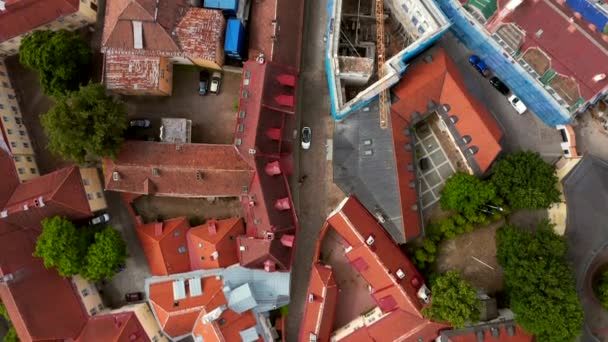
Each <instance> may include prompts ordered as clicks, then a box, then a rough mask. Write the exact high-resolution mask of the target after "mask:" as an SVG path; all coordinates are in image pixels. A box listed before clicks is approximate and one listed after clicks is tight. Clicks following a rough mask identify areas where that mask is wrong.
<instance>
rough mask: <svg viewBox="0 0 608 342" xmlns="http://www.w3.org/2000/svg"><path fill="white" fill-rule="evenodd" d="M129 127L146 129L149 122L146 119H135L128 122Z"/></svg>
mask: <svg viewBox="0 0 608 342" xmlns="http://www.w3.org/2000/svg"><path fill="white" fill-rule="evenodd" d="M129 126H131V127H140V128H148V127H150V120H148V119H135V120H131V121H129Z"/></svg>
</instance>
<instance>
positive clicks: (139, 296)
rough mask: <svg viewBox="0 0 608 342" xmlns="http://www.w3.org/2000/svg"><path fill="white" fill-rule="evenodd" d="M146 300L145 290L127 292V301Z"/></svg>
mask: <svg viewBox="0 0 608 342" xmlns="http://www.w3.org/2000/svg"><path fill="white" fill-rule="evenodd" d="M142 300H144V294H143V292H129V293H127V294H125V301H127V302H141V301H142Z"/></svg>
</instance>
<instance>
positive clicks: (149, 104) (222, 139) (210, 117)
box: [122, 65, 241, 144]
mask: <svg viewBox="0 0 608 342" xmlns="http://www.w3.org/2000/svg"><path fill="white" fill-rule="evenodd" d="M200 70H201V69H200V68H198V67H194V66H187V65H174V66H173V95H172V96H123V97H122V99H123V100H124V101H125V102H126V103H127V107H128V112H129V118H130V119H149V120H150V121H151V123H152V126H151V127H150V128H137V129H135V132H133V131H131V132H130V133H131V134H130V136H131V138H133V137H137V138H139V139H147V138H154V139H158V136H159V133H160V130H159V128H160V119H161V118H186V119H190V120H192V142H193V143H208V144H230V143H232V137H233V136H234V125H235V120H236V106H238V99H239V92H240V86H241V74H237V73H230V72H226V73H224V75H223V79H222V84H221V89H220V94H219V95H214V94H208V95H206V96H200V95H199V94H198V83H199V71H200Z"/></svg>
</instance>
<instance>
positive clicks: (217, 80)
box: [209, 71, 222, 95]
mask: <svg viewBox="0 0 608 342" xmlns="http://www.w3.org/2000/svg"><path fill="white" fill-rule="evenodd" d="M221 84H222V74H221V73H220V72H218V71H214V72H213V73H212V74H211V85H210V86H209V92H210V93H211V94H215V95H219V94H220V86H221Z"/></svg>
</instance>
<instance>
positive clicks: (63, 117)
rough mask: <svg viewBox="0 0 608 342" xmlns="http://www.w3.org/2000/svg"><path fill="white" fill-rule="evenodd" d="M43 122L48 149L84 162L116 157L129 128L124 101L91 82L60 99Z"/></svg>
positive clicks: (43, 116) (67, 157)
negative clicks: (108, 94) (47, 138)
mask: <svg viewBox="0 0 608 342" xmlns="http://www.w3.org/2000/svg"><path fill="white" fill-rule="evenodd" d="M41 121H42V126H43V127H44V130H45V132H46V134H47V135H48V137H49V149H50V150H51V151H53V152H55V153H57V154H59V155H60V156H62V157H63V158H65V159H69V160H73V161H76V162H78V163H81V164H82V163H84V162H85V161H87V160H95V159H97V158H99V157H104V156H110V157H114V156H116V153H118V150H119V148H120V146H121V144H122V142H123V140H124V139H123V133H124V131H125V129H126V128H127V115H126V108H125V106H124V104H123V103H122V102H119V101H117V100H115V99H114V98H112V97H110V96H107V95H106V93H105V89H104V87H103V86H102V85H101V84H90V85H87V86H84V87H82V88H80V90H79V91H76V92H73V93H71V94H70V95H69V96H67V97H61V98H59V99H58V101H57V103H56V104H55V106H54V107H53V108H51V109H50V110H49V112H48V113H46V114H44V115H42V119H41Z"/></svg>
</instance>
